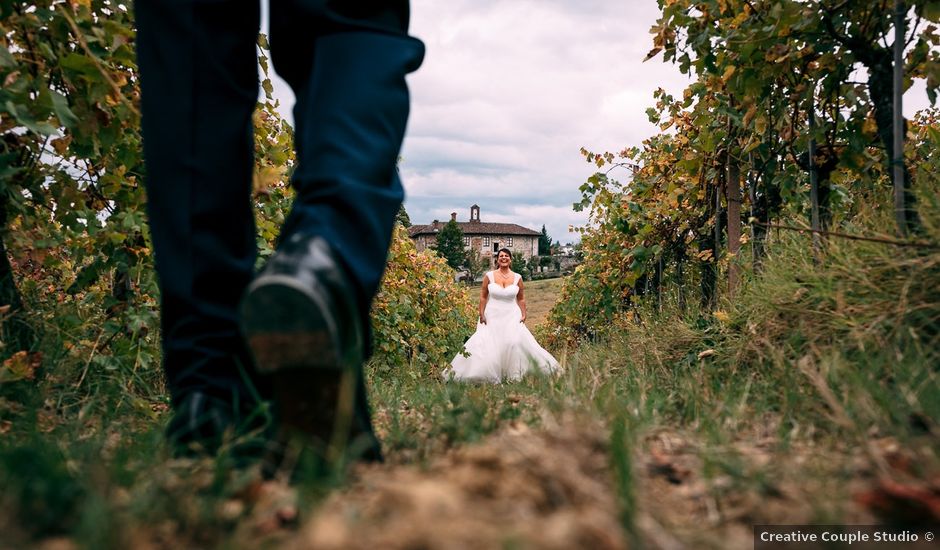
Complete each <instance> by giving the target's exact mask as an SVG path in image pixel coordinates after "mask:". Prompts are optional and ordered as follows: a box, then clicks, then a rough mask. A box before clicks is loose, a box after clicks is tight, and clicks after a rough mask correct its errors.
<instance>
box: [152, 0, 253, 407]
mask: <svg viewBox="0 0 940 550" xmlns="http://www.w3.org/2000/svg"><path fill="white" fill-rule="evenodd" d="M135 10H136V18H137V24H138V35H137V48H138V62H139V66H140V71H141V79H142V81H141V87H142V102H141V106H142V115H143V122H142V123H143V138H144V153H145V158H146V166H147V177H146V188H147V200H148V203H147V210H148V214H149V217H150V229H151V234H152V240H153V246H154V252H155V256H156V268H157V274H158V278H159V283H160V289H161V306H162V320H161V326H162V329H163V354H164V355H163V361H164V368H165V371H166V378H167V384H168V386H169V390H170V393H171V396H172V399H173V403H174V406H177V405H179V403H180V401H181V400H182V399H183V398H185V397H186V396H187V395H188V394H190V393H192V392H193V391H202V392H207V393H208V394H210V395H212V396H216V397H219V398H221V399H224V400H232V399H235V400H238V399H241V400H250V399H251V397H252V393H253V391H254V390H255V389H257V387H255V388H252V386H253V385H255V386H256V384H255V383H256V382H257V380H252V377H253V376H254V374H253V369H252V368H251V366H250V363H249V359H248V357H249V356H248V354H247V352H246V351H245V344H244V342H243V339H242V337H241V335H240V332H239V328H238V323H237V316H236V311H237V306H238V302H239V299H240V297H241V295H242V293H243V291H244V288H245V286H246V285H247V284H248V282H249V281H250V280H251V276H252V272H253V268H254V262H255V256H256V251H255V237H254V232H255V231H254V220H253V215H252V210H251V204H250V196H251V174H252V162H253V161H252V153H253V144H252V112H253V110H254V107H255V104H256V101H257V97H258V78H257V61H256V50H255V48H256V46H255V44H256V39H257V33H258V27H259V6H258V3H257V0H217V1H211V2H210V1H202V2H200V1H187V0H137V1H136V2H135Z"/></svg>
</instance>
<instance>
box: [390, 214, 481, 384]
mask: <svg viewBox="0 0 940 550" xmlns="http://www.w3.org/2000/svg"><path fill="white" fill-rule="evenodd" d="M475 318H476V310H475V308H474V305H473V301H472V300H471V298H470V296H469V294H468V289H467V288H466V287H464V286H462V285H459V284H457V283H455V282H454V278H453V271H452V270H451V269H450V267H448V265H447V262H446V261H445V260H444V259H443V258H441V257H439V256H437V255H436V254H434V252H433V251H425V252H418V251H417V250H416V249H415V245H414V243H413V242H412V241H411V239H410V238H409V237H408V234H407V232H406V231H405V229H404V227H402V226H398V227H397V228H396V230H395V234H394V236H393V237H392V245H391V248H390V249H389V253H388V266H387V268H386V270H385V277H384V278H383V280H382V286H381V289H380V290H379V294H378V295H377V296H376V299H375V303H374V304H373V307H372V327H373V330H374V334H375V358H374V360H373V363H374V364H375V365H377V366H379V368H386V369H393V368H400V367H403V366H406V365H408V364H410V363H412V362H415V361H419V362H421V363H424V364H427V365H428V366H429V367H430V368H431V369H434V368H436V367H440V366H444V365H447V364H449V363H450V360H451V359H452V358H453V356H454V355H455V354H456V353H457V352H459V351H460V349H461V348H462V346H463V343H464V341H465V340H466V339H467V337H469V335H470V333H471V332H472V330H473V327H474V326H475V323H474V319H475Z"/></svg>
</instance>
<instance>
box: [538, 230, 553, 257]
mask: <svg viewBox="0 0 940 550" xmlns="http://www.w3.org/2000/svg"><path fill="white" fill-rule="evenodd" d="M551 249H552V238H551V237H549V236H548V232H547V231H546V230H545V224H542V233H541V234H540V235H539V256H547V255H549V254H551V253H552V252H551Z"/></svg>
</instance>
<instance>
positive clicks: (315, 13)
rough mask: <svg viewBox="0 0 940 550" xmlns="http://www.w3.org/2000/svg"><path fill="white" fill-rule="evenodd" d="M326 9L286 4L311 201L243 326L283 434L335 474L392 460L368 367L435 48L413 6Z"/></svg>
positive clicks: (285, 55)
mask: <svg viewBox="0 0 940 550" xmlns="http://www.w3.org/2000/svg"><path fill="white" fill-rule="evenodd" d="M326 4H327V3H326V2H323V1H314V0H306V1H305V0H292V1H280V2H279V1H277V0H275V1H274V2H272V6H271V28H272V30H271V48H272V59H273V62H274V67H275V69H276V70H277V71H278V73H279V74H280V75H281V76H283V77H284V78H285V80H287V81H288V83H289V84H290V85H291V87H292V88H293V89H294V92H295V94H296V96H297V104H296V106H295V108H294V118H295V125H296V131H295V143H296V147H297V153H298V155H297V156H298V161H299V162H298V166H297V169H296V171H295V173H294V176H293V182H292V183H293V185H294V187H295V189H296V191H297V198H296V200H295V203H294V206H293V209H292V212H291V214H290V216H289V217H288V219H287V221H286V223H285V226H284V228H283V229H282V234H281V239H280V245H279V248H278V252H277V254H275V256H274V257H273V258H272V260H271V262H269V264H268V266H267V267H266V268H265V270H264V271H263V272H262V273H261V275H260V276H259V277H258V278H257V279H256V281H255V282H254V283H252V285H251V288H250V290H249V293H248V295H247V297H246V300H245V302H244V304H243V308H244V309H243V315H244V319H243V322H244V326H245V331H246V334H247V336H248V340H249V343H250V345H251V348H252V350H253V352H254V354H255V358H256V362H257V364H258V367H259V368H260V369H261V370H263V371H265V372H271V373H273V374H274V376H273V379H274V380H273V383H274V391H275V399H276V402H277V406H278V408H279V417H280V419H281V428H282V434H283V435H285V436H289V434H290V433H291V432H293V433H300V434H304V436H303V437H306V436H309V435H312V436H313V437H314V439H315V440H317V441H315V443H314V447H315V448H318V449H319V450H320V452H321V453H322V454H324V455H326V458H327V459H328V460H334V459H337V458H339V457H340V455H341V454H342V453H345V454H346V456H349V457H350V458H357V457H358V458H363V459H373V460H378V459H379V458H380V456H381V455H380V451H379V445H378V442H377V440H376V439H375V437H374V435H373V434H372V428H371V421H370V418H369V409H368V403H367V401H366V392H365V386H364V384H363V380H362V362H363V361H364V360H365V359H366V357H367V356H368V354H369V343H368V341H369V335H368V331H369V321H368V313H369V308H370V306H371V303H372V299H373V297H374V296H375V293H376V292H377V289H378V285H379V281H380V279H381V276H382V272H383V270H384V268H385V262H386V259H387V254H388V245H389V242H390V240H391V231H392V227H393V224H394V218H395V215H396V213H397V212H398V209H399V207H400V205H401V201H402V198H403V191H402V186H401V183H400V181H399V179H398V175H397V171H396V161H397V157H398V153H399V150H400V148H401V142H402V138H403V136H404V132H405V123H406V121H407V118H408V108H409V97H408V89H407V86H406V83H405V75H406V74H407V73H409V72H411V71H413V70H415V69H417V67H418V66H419V65H420V63H421V60H422V58H423V54H424V47H423V45H422V44H421V42H420V41H418V40H416V39H413V38H410V37H408V36H407V35H406V31H407V26H408V4H407V2H391V1H389V2H352V1H350V2H343V3H340V2H337V3H331V4H330V6H329V7H328V6H327V5H326ZM337 6H342V7H337Z"/></svg>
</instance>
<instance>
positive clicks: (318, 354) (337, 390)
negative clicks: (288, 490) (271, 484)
mask: <svg viewBox="0 0 940 550" xmlns="http://www.w3.org/2000/svg"><path fill="white" fill-rule="evenodd" d="M241 320H242V330H243V331H244V334H245V337H246V339H247V342H248V346H249V348H250V349H251V351H252V354H253V355H254V359H255V365H256V368H257V369H258V372H260V373H262V374H266V375H270V376H271V382H272V386H273V393H274V395H273V397H274V400H275V403H276V407H277V410H276V415H277V419H278V420H277V422H278V435H277V441H276V445H275V449H273V452H272V456H271V457H269V459H268V462H275V463H277V464H279V465H281V466H279V467H281V468H282V469H283V468H286V469H290V467H291V465H290V464H286V462H290V457H291V456H292V454H296V453H294V451H293V450H292V449H294V450H297V452H300V451H299V449H312V450H313V452H314V453H315V454H316V455H318V456H320V457H321V458H322V459H323V460H325V461H326V462H328V463H336V462H339V461H341V459H342V458H343V454H344V452H345V450H346V446H347V443H348V439H349V437H350V431H351V428H352V427H353V424H354V415H355V410H356V409H355V406H356V403H355V387H356V383H357V380H356V378H357V377H358V376H359V375H360V374H359V369H360V364H361V362H362V335H361V333H359V328H358V326H352V327H339V326H336V324H335V321H334V319H333V316H332V315H330V312H329V310H328V306H327V301H326V299H325V298H324V297H322V296H320V295H318V294H317V293H316V291H315V290H314V289H308V288H304V287H303V286H302V285H301V284H300V283H299V282H298V281H297V280H296V279H294V278H292V277H290V276H286V275H277V274H275V275H262V276H260V277H259V278H258V279H257V280H255V282H254V283H252V284H251V286H250V287H249V289H248V292H247V294H246V296H245V299H244V301H243V303H242V310H241ZM343 330H346V331H348V330H354V331H357V333H356V334H352V335H346V336H347V341H349V342H350V344H347V345H345V346H344V343H343V342H344V340H343V336H344V335H343V334H341V332H340V331H343Z"/></svg>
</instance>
